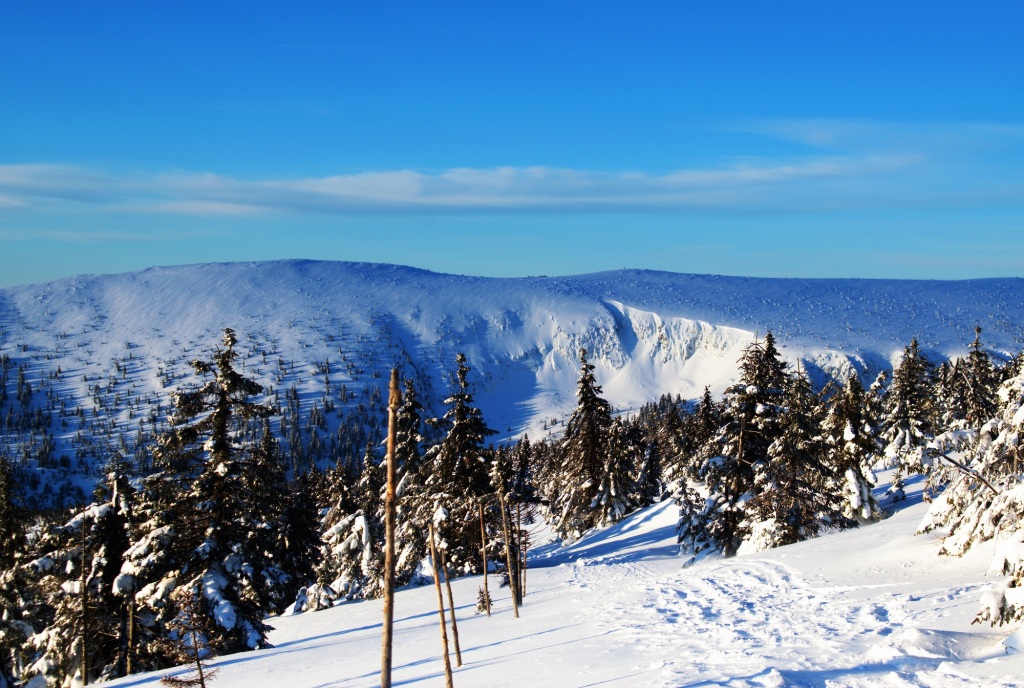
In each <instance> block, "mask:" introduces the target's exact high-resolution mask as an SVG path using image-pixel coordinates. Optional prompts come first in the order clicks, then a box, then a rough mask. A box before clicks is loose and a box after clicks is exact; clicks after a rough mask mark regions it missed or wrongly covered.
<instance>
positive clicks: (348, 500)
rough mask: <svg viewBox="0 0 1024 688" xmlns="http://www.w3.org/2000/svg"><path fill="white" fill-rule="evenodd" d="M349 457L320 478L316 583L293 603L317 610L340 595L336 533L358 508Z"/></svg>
mask: <svg viewBox="0 0 1024 688" xmlns="http://www.w3.org/2000/svg"><path fill="white" fill-rule="evenodd" d="M353 464H354V462H353V461H349V460H347V459H345V458H344V457H343V458H340V459H339V460H338V463H337V464H336V465H335V466H334V467H332V468H331V469H329V470H328V471H327V474H326V476H325V480H324V482H325V483H326V485H327V487H326V490H325V498H324V502H323V503H324V504H325V507H324V508H323V510H322V513H323V516H322V517H321V519H320V533H321V536H320V539H321V556H320V563H319V564H318V565H317V567H316V583H315V584H314V585H311V586H309V588H308V589H307V590H306V592H305V593H300V598H301V599H300V600H298V601H297V606H298V607H300V608H302V609H314V610H321V609H327V608H330V607H331V606H332V605H333V604H334V602H335V600H337V599H338V597H339V595H340V592H341V591H340V590H336V589H335V587H337V588H341V584H340V583H339V582H337V581H338V578H339V576H340V571H341V568H342V563H341V561H340V558H339V555H338V553H337V552H336V548H337V546H338V545H339V544H340V541H339V540H338V537H339V536H340V534H341V533H342V532H344V531H345V528H346V527H345V525H343V524H344V523H346V521H348V520H350V517H351V516H352V514H354V513H355V512H356V510H357V509H358V498H357V494H358V493H357V491H356V489H355V486H356V483H357V481H358V480H359V474H358V473H356V472H355V470H354V468H353Z"/></svg>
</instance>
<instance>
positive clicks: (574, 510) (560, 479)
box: [551, 349, 612, 541]
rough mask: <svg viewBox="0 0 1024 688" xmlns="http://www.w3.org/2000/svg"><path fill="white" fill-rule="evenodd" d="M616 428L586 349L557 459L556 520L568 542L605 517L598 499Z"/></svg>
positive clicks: (554, 512)
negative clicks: (610, 436)
mask: <svg viewBox="0 0 1024 688" xmlns="http://www.w3.org/2000/svg"><path fill="white" fill-rule="evenodd" d="M611 425H612V411H611V406H610V405H609V404H608V402H607V401H606V400H605V399H604V398H603V397H602V396H601V387H600V386H599V385H598V384H597V380H596V378H595V377H594V365H593V364H592V363H589V362H588V361H587V350H586V349H580V376H579V380H578V381H577V383H576V410H575V411H573V413H572V415H571V416H570V417H569V420H568V422H567V423H566V426H565V435H564V436H563V437H562V439H561V441H560V442H559V443H558V445H557V448H556V450H555V452H556V453H555V457H554V461H555V465H556V466H557V468H558V473H556V474H554V475H553V478H554V486H553V487H554V490H553V492H554V495H551V496H553V498H554V499H553V503H552V517H553V520H554V528H555V532H557V533H558V535H559V537H561V538H562V539H563V540H567V541H572V540H576V539H578V538H579V537H580V536H581V535H583V533H584V532H586V531H587V530H589V529H591V528H593V527H594V526H596V525H598V524H599V523H600V522H601V519H602V518H603V516H602V514H601V512H600V511H599V509H598V506H599V497H598V495H599V490H600V489H601V476H602V473H603V472H604V470H605V466H606V463H607V456H608V438H609V432H610V429H611Z"/></svg>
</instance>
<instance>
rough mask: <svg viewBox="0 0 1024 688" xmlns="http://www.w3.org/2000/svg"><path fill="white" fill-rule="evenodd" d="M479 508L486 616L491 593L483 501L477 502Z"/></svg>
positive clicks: (489, 612)
mask: <svg viewBox="0 0 1024 688" xmlns="http://www.w3.org/2000/svg"><path fill="white" fill-rule="evenodd" d="M477 506H478V507H479V509H480V554H481V556H482V557H483V560H484V608H485V609H486V610H487V616H490V615H491V593H490V591H489V590H488V589H487V529H486V528H484V503H483V502H480V503H479V504H477Z"/></svg>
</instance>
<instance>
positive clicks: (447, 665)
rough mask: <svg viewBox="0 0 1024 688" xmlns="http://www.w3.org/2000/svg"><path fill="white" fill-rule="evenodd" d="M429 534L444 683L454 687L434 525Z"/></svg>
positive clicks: (428, 527) (447, 687) (448, 686)
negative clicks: (439, 626) (439, 625)
mask: <svg viewBox="0 0 1024 688" xmlns="http://www.w3.org/2000/svg"><path fill="white" fill-rule="evenodd" d="M427 529H428V530H427V535H428V537H429V538H430V563H431V564H432V565H433V567H434V590H436V591H437V616H438V620H439V621H440V622H441V650H442V656H443V658H444V685H445V687H446V688H453V683H452V661H451V659H450V658H449V657H448V624H447V623H445V620H444V597H442V596H441V572H440V571H439V570H438V566H437V546H436V545H435V544H434V526H433V524H431V525H428V526H427Z"/></svg>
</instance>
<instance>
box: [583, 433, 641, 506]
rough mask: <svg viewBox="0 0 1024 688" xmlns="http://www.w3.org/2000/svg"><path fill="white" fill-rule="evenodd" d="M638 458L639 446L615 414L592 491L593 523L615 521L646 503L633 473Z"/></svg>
mask: <svg viewBox="0 0 1024 688" xmlns="http://www.w3.org/2000/svg"><path fill="white" fill-rule="evenodd" d="M640 459H641V452H640V447H639V446H637V443H636V442H635V441H634V440H632V439H631V438H630V436H629V431H628V430H627V429H626V426H625V425H624V424H623V422H622V419H621V418H615V419H614V420H613V421H612V424H611V427H610V428H609V429H608V448H607V449H606V450H605V457H604V465H603V467H602V470H601V475H600V479H599V481H598V487H597V493H596V494H595V495H594V502H595V512H596V513H595V517H594V519H595V525H598V526H604V525H610V524H612V523H618V522H619V521H621V520H622V519H623V517H625V516H626V514H628V513H630V512H631V511H635V510H636V509H639V508H640V507H641V506H644V505H645V503H646V502H645V500H644V496H643V495H642V494H641V493H640V486H639V485H638V484H637V481H636V477H635V476H636V467H637V464H638V463H639V462H640Z"/></svg>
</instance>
